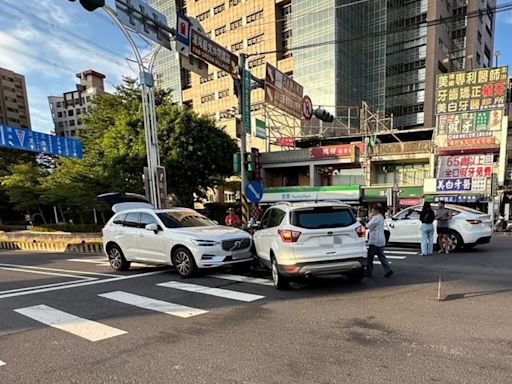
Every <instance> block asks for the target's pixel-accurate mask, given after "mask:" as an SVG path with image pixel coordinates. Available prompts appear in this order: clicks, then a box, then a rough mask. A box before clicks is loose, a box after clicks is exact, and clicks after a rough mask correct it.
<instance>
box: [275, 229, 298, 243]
mask: <svg viewBox="0 0 512 384" xmlns="http://www.w3.org/2000/svg"><path fill="white" fill-rule="evenodd" d="M277 233H279V236H281V240H283V243H295V242H296V241H297V240H299V236H300V232H299V231H292V230H291V229H279V230H278V231H277Z"/></svg>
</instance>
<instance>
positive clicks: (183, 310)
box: [98, 291, 208, 318]
mask: <svg viewBox="0 0 512 384" xmlns="http://www.w3.org/2000/svg"><path fill="white" fill-rule="evenodd" d="M98 296H101V297H104V298H107V299H110V300H115V301H118V302H120V303H124V304H128V305H134V306H136V307H139V308H144V309H148V310H150V311H156V312H161V313H165V314H167V315H173V316H178V317H182V318H188V317H192V316H197V315H202V314H205V313H208V311H204V310H202V309H197V308H192V307H187V306H185V305H180V304H175V303H169V302H167V301H163V300H156V299H151V298H149V297H144V296H139V295H134V294H132V293H128V292H123V291H115V292H108V293H102V294H100V295H98Z"/></svg>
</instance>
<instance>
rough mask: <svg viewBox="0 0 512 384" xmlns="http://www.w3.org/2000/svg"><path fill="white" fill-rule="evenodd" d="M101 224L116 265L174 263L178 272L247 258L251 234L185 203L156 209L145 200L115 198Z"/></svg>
mask: <svg viewBox="0 0 512 384" xmlns="http://www.w3.org/2000/svg"><path fill="white" fill-rule="evenodd" d="M112 209H113V210H114V212H116V214H115V215H114V216H113V217H112V218H111V219H110V220H109V221H108V223H107V224H106V225H105V227H104V228H103V249H104V252H105V254H106V255H107V257H108V260H109V262H110V265H111V266H112V268H114V269H116V270H126V269H129V268H130V263H131V262H132V261H133V262H135V261H136V262H141V263H148V264H168V265H173V266H174V267H175V268H176V270H177V272H178V273H179V274H180V275H181V276H183V277H190V276H192V275H193V274H194V273H195V272H196V271H197V270H198V269H202V268H214V267H220V266H224V265H228V264H237V263H246V262H251V261H252V260H253V258H252V251H251V248H252V240H251V236H250V235H249V234H248V233H246V232H244V231H242V230H240V229H236V228H230V227H225V226H222V225H217V224H216V223H215V222H213V221H211V220H210V219H208V218H206V217H205V216H202V215H201V214H199V213H197V212H196V211H194V210H192V209H188V208H173V209H165V210H155V209H153V208H152V207H151V205H150V204H144V203H133V202H127V203H120V204H116V205H114V206H113V207H112Z"/></svg>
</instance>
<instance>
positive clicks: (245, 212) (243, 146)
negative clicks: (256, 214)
mask: <svg viewBox="0 0 512 384" xmlns="http://www.w3.org/2000/svg"><path fill="white" fill-rule="evenodd" d="M246 58H247V55H246V54H244V53H242V54H240V93H239V95H238V113H239V114H240V128H241V132H240V159H241V163H242V164H241V165H242V166H241V170H240V177H241V179H242V180H241V183H240V185H241V188H240V189H241V191H240V202H241V205H242V224H247V222H248V221H249V203H248V201H247V196H246V195H245V188H246V187H247V168H246V166H247V164H246V163H245V153H246V152H247V138H246V136H245V129H246V127H245V123H244V121H245V119H244V94H245V92H244V91H245V82H244V81H243V78H244V70H245V62H246Z"/></svg>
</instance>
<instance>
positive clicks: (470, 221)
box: [466, 220, 482, 224]
mask: <svg viewBox="0 0 512 384" xmlns="http://www.w3.org/2000/svg"><path fill="white" fill-rule="evenodd" d="M466 221H467V222H468V223H469V224H482V220H466Z"/></svg>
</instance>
